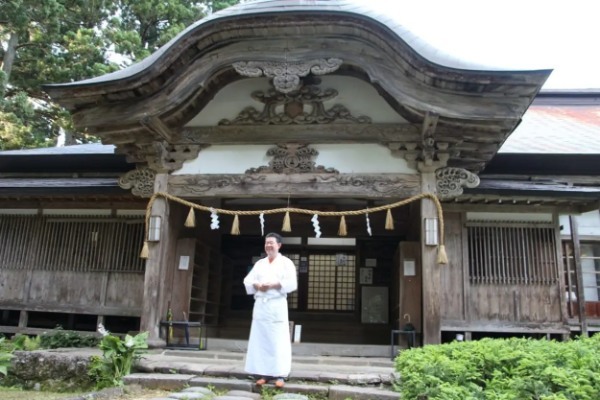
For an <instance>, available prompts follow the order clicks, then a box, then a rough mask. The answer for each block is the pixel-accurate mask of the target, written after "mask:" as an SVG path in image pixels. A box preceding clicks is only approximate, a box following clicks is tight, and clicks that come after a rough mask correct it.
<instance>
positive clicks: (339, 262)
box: [335, 253, 348, 267]
mask: <svg viewBox="0 0 600 400" xmlns="http://www.w3.org/2000/svg"><path fill="white" fill-rule="evenodd" d="M335 265H336V266H338V267H345V266H346V265H348V255H347V254H346V253H337V254H336V255H335Z"/></svg>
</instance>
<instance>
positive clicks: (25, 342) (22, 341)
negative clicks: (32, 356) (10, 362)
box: [11, 335, 41, 351]
mask: <svg viewBox="0 0 600 400" xmlns="http://www.w3.org/2000/svg"><path fill="white" fill-rule="evenodd" d="M40 341H41V340H40V337H39V336H36V337H33V338H31V337H29V336H27V335H16V336H14V337H13V338H12V340H11V342H12V345H13V349H14V350H20V351H33V350H37V349H39V348H40Z"/></svg>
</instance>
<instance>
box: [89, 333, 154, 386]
mask: <svg viewBox="0 0 600 400" xmlns="http://www.w3.org/2000/svg"><path fill="white" fill-rule="evenodd" d="M98 332H100V333H101V334H102V340H101V341H100V344H99V347H100V350H102V357H97V356H92V357H90V365H89V371H88V375H89V376H90V377H91V378H92V380H94V381H95V382H96V388H97V389H103V388H106V387H111V386H122V385H123V377H124V376H125V375H129V374H130V373H131V368H132V367H133V364H134V362H135V361H137V360H139V359H140V357H141V355H142V353H143V352H144V351H145V349H147V348H148V332H142V333H139V334H137V335H135V336H130V335H125V338H123V339H121V338H119V337H118V336H114V335H111V334H110V332H108V331H107V330H106V329H104V326H102V324H100V325H99V327H98Z"/></svg>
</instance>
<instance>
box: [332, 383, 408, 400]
mask: <svg viewBox="0 0 600 400" xmlns="http://www.w3.org/2000/svg"><path fill="white" fill-rule="evenodd" d="M348 398H350V399H352V400H398V399H400V393H398V392H393V391H391V390H382V389H377V388H370V387H359V386H346V385H333V386H330V387H329V399H330V400H346V399H348Z"/></svg>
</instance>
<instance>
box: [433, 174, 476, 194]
mask: <svg viewBox="0 0 600 400" xmlns="http://www.w3.org/2000/svg"><path fill="white" fill-rule="evenodd" d="M435 177H436V178H437V194H438V197H439V198H440V199H451V198H454V197H457V196H460V195H461V194H462V193H463V187H468V188H474V187H477V186H479V177H478V176H477V175H475V174H474V173H472V172H469V171H467V170H466V169H462V168H451V167H447V168H440V169H438V170H436V171H435Z"/></svg>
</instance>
